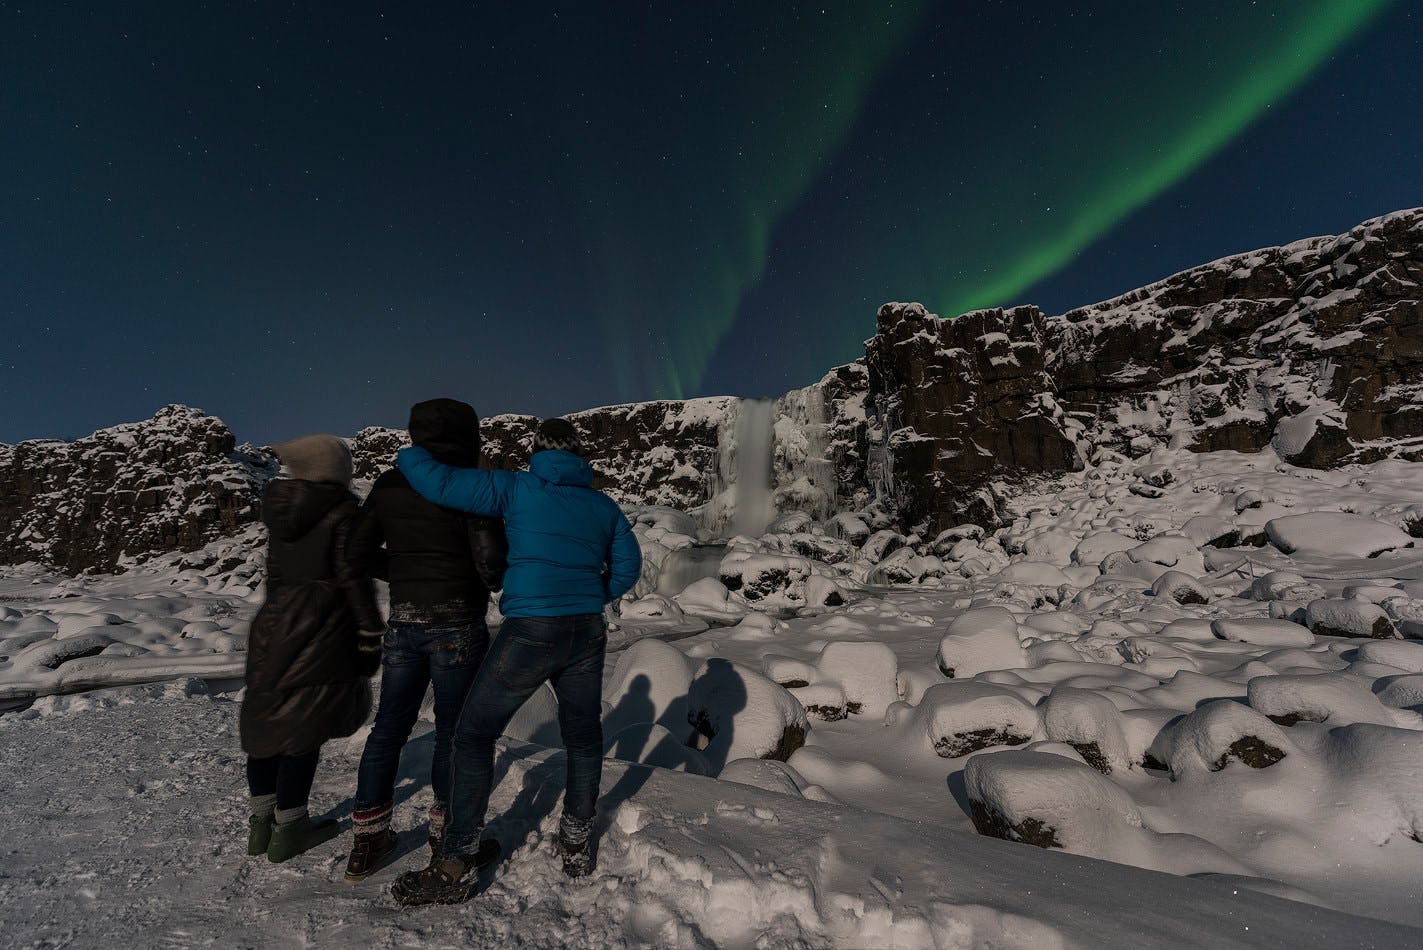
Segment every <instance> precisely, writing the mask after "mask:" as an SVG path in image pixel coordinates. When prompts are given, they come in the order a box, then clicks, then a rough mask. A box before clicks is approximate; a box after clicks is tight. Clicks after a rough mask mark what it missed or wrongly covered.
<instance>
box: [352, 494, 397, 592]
mask: <svg viewBox="0 0 1423 950" xmlns="http://www.w3.org/2000/svg"><path fill="white" fill-rule="evenodd" d="M380 494H381V489H380V484H379V482H377V484H376V486H375V487H374V488H372V489H371V494H370V497H368V498H367V499H366V503H365V504H364V505H362V506H361V509H360V511H358V512H356V514H355V516H354V517H353V518H352V519H351V528H350V532H349V534H348V536H347V538H346V559H347V560H349V561H350V562H351V566H352V567H353V568H355V569H356V571H357V572H358V573H361V574H365V575H367V576H369V577H375V578H379V579H380V580H383V581H385V580H389V579H390V562H389V558H388V557H387V556H386V551H385V529H384V528H382V527H381V523H380V517H379V516H378V515H377V513H376V506H377V505H378V504H379V501H378V499H379V497H380Z"/></svg>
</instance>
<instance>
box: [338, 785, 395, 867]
mask: <svg viewBox="0 0 1423 950" xmlns="http://www.w3.org/2000/svg"><path fill="white" fill-rule="evenodd" d="M394 808H395V803H394V802H382V803H381V804H379V805H375V806H373V807H371V808H357V809H356V810H355V811H354V812H352V813H351V823H352V825H354V826H355V830H356V841H355V844H354V845H353V846H352V848H351V857H350V858H349V859H347V861H346V880H348V881H364V880H365V879H366V878H368V877H370V876H371V875H372V874H374V873H375V872H376V871H377V870H379V869H380V866H381V865H382V864H383V863H385V859H386V858H388V857H390V856H391V855H392V854H394V853H395V849H396V847H397V846H398V845H399V844H400V839H399V837H398V836H397V835H396V834H395V832H394V831H392V830H391V829H390V813H391V811H392V810H394Z"/></svg>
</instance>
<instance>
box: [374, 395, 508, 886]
mask: <svg viewBox="0 0 1423 950" xmlns="http://www.w3.org/2000/svg"><path fill="white" fill-rule="evenodd" d="M410 440H411V442H413V443H414V444H415V445H419V446H423V447H424V448H425V449H427V450H428V451H429V452H430V454H431V455H433V456H435V457H436V458H438V459H440V460H441V461H443V462H445V463H446V464H448V465H454V466H459V467H461V468H472V467H474V466H475V465H477V464H479V449H480V443H479V416H477V415H476V414H475V411H474V409H473V407H471V406H469V405H467V404H465V403H462V402H457V401H456V400H453V399H432V400H429V401H427V402H422V403H418V404H416V405H415V406H414V407H412V408H411V410H410ZM347 551H348V553H349V555H350V557H351V560H352V561H353V563H355V564H357V565H358V566H361V567H367V568H369V569H372V570H375V571H377V572H378V573H379V566H380V565H381V563H382V562H384V565H385V571H384V573H385V575H386V577H387V579H388V580H389V581H390V626H389V628H388V630H387V632H386V635H385V651H384V659H383V660H382V667H383V670H382V673H381V687H380V707H379V708H378V709H377V710H376V719H375V725H374V726H372V727H371V734H370V737H369V738H368V739H367V740H366V748H365V752H364V753H363V754H362V756H361V767H360V772H359V776H358V778H357V786H356V803H355V813H354V815H353V818H354V823H355V828H356V840H355V843H354V846H353V847H352V849H351V856H350V860H349V861H348V862H347V865H346V878H347V880H351V881H359V880H363V879H365V878H366V877H368V876H370V875H371V874H372V873H373V872H374V871H376V870H377V869H378V868H379V867H380V866H381V863H382V862H383V861H384V860H385V859H386V858H388V857H389V856H390V855H391V854H393V853H394V851H395V848H396V843H397V839H396V835H395V832H394V831H392V830H391V827H390V819H391V812H392V811H393V809H394V797H395V779H396V773H397V770H398V768H399V765H400V751H401V749H402V748H403V747H404V745H405V743H406V741H407V740H408V739H409V738H410V731H411V729H412V728H413V727H414V725H415V720H416V719H417V718H418V716H419V714H420V704H421V701H422V700H423V699H424V698H425V691H426V689H427V688H428V687H429V686H430V685H431V684H432V683H433V684H434V687H435V749H434V758H433V761H432V763H431V767H430V785H431V787H432V790H433V792H434V803H433V805H432V806H431V808H430V826H429V827H430V832H429V840H430V847H431V850H432V851H435V852H438V849H439V843H440V838H441V836H442V834H443V829H444V821H445V811H446V806H447V804H448V801H449V779H450V745H451V737H452V736H453V734H454V728H455V722H456V720H457V719H458V718H459V714H460V709H461V708H462V707H463V705H464V699H465V694H466V693H468V692H469V686H470V683H472V682H473V681H474V676H475V673H476V672H478V670H479V664H480V661H481V660H483V658H484V654H485V652H486V651H487V649H488V647H489V628H488V627H487V626H486V625H485V613H486V611H487V610H488V608H489V593H490V591H491V590H498V589H499V587H500V585H501V583H502V580H503V576H504V565H505V558H506V555H507V553H508V544H507V543H506V542H505V538H504V524H503V522H502V521H501V520H500V519H499V518H482V517H477V516H474V515H467V514H462V513H460V512H456V511H451V510H449V509H447V508H441V507H440V506H438V505H435V504H433V503H431V502H428V501H426V500H425V499H424V498H422V497H420V496H419V495H418V494H416V493H415V491H414V490H413V489H412V488H411V487H410V485H409V483H408V482H406V480H405V476H404V475H401V474H400V472H399V470H397V469H391V470H389V471H387V472H385V473H383V474H382V475H381V476H380V477H379V478H378V479H376V483H375V485H374V486H373V487H372V488H371V493H370V495H369V497H367V499H366V502H365V505H364V506H363V507H362V509H361V514H360V516H359V518H358V519H357V520H356V522H355V525H354V527H353V528H352V531H351V538H350V542H349V545H348V548H347Z"/></svg>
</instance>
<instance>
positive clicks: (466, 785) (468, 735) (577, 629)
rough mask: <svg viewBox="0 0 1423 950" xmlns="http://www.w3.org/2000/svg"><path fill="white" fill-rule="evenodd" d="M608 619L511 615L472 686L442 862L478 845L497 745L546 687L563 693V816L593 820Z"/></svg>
mask: <svg viewBox="0 0 1423 950" xmlns="http://www.w3.org/2000/svg"><path fill="white" fill-rule="evenodd" d="M607 646H608V634H607V627H606V626H605V624H604V623H603V615H602V614H576V615H574V616H569V617H510V618H508V619H507V620H505V621H504V625H503V627H501V628H500V630H499V635H498V636H497V637H495V638H494V645H493V646H492V647H491V648H490V650H489V655H488V656H487V657H486V658H485V660H484V665H483V666H481V667H480V668H479V674H478V675H477V676H476V677H475V678H474V685H473V686H472V687H470V690H469V697H468V698H467V699H466V700H465V703H464V711H463V712H461V713H460V719H459V725H458V726H457V727H456V728H455V738H454V744H453V748H452V753H453V754H452V759H451V762H450V799H449V818H448V823H447V824H446V826H445V843H444V848H443V850H442V851H441V854H442V856H444V857H468V856H469V855H472V854H474V853H475V851H476V850H478V847H479V835H480V833H481V832H482V831H483V830H484V817H485V813H486V812H487V811H488V810H489V793H490V791H491V787H490V786H491V785H492V784H493V781H494V740H495V739H497V738H499V736H500V734H502V733H503V731H504V728H505V727H506V726H507V725H509V720H511V719H513V718H514V714H515V713H516V712H518V711H519V707H520V706H522V705H524V701H525V700H527V699H528V698H529V697H530V696H532V695H533V694H534V691H535V690H537V689H538V688H539V687H541V686H542V685H543V684H544V682H545V681H551V682H552V683H553V689H554V692H555V693H556V694H557V695H558V726H559V731H560V732H562V734H563V745H564V748H565V749H566V750H567V761H568V775H567V782H566V785H565V790H564V797H563V812H564V814H565V815H571V816H573V817H575V818H592V817H593V811H594V806H595V805H596V803H597V801H598V785H599V783H600V782H601V781H602V778H603V656H604V653H605V651H606V650H607Z"/></svg>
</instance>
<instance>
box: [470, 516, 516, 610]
mask: <svg viewBox="0 0 1423 950" xmlns="http://www.w3.org/2000/svg"><path fill="white" fill-rule="evenodd" d="M465 530H466V531H467V532H468V534H469V554H470V557H471V558H472V559H473V560H474V571H475V573H476V574H478V575H479V579H480V580H481V581H483V582H484V586H485V587H487V588H489V589H490V590H491V591H495V590H499V589H500V588H501V587H503V586H504V569H505V568H506V567H508V566H509V539H508V538H506V537H505V536H504V522H502V521H500V520H499V519H498V518H483V517H480V516H478V515H473V516H471V517H469V518H466V519H465Z"/></svg>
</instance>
